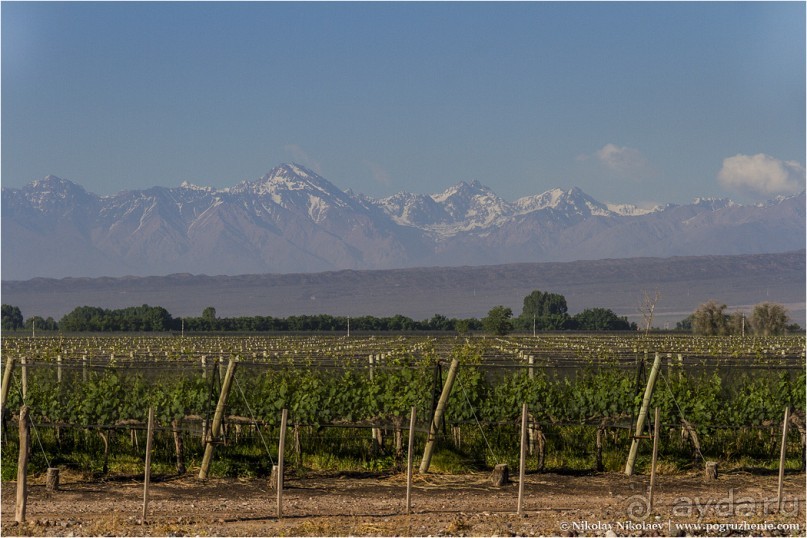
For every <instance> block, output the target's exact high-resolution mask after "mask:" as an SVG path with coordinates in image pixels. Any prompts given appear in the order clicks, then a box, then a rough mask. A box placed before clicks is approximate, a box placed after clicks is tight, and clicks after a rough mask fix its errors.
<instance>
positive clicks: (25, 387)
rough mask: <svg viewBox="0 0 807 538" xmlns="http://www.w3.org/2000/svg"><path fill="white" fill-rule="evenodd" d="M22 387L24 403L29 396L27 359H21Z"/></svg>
mask: <svg viewBox="0 0 807 538" xmlns="http://www.w3.org/2000/svg"><path fill="white" fill-rule="evenodd" d="M20 385H21V387H22V401H23V402H24V401H25V399H26V397H27V396H28V365H27V364H26V360H25V357H20Z"/></svg>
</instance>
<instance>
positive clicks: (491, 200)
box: [431, 181, 513, 231]
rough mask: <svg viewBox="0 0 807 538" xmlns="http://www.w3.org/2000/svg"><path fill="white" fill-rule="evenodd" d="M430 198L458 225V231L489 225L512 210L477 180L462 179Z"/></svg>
mask: <svg viewBox="0 0 807 538" xmlns="http://www.w3.org/2000/svg"><path fill="white" fill-rule="evenodd" d="M431 198H432V200H434V201H435V202H437V203H438V204H440V205H441V206H442V208H443V210H444V211H445V212H446V213H447V214H448V215H449V216H450V217H451V219H452V221H453V223H454V224H457V225H459V226H458V228H457V230H458V231H460V230H461V231H466V230H470V229H473V228H479V227H483V226H490V225H491V224H494V223H495V222H496V221H497V220H499V219H500V218H502V217H507V216H509V215H510V214H512V211H513V208H512V207H511V205H510V204H509V203H508V202H506V201H505V200H504V199H502V198H500V197H499V196H498V195H497V194H496V193H495V192H493V191H492V190H491V189H490V187H487V186H485V185H482V184H481V183H480V182H479V181H472V182H471V183H466V182H465V181H462V182H460V183H457V184H456V185H454V186H452V187H449V188H448V189H446V190H445V191H443V192H442V193H440V194H433V195H431Z"/></svg>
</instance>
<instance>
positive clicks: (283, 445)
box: [277, 409, 289, 519]
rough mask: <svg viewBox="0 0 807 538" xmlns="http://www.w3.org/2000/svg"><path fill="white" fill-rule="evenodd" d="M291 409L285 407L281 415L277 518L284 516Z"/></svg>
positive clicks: (278, 451)
mask: <svg viewBox="0 0 807 538" xmlns="http://www.w3.org/2000/svg"><path fill="white" fill-rule="evenodd" d="M288 417H289V410H288V409H283V412H282V413H281V415H280V441H279V442H278V447H277V518H278V519H280V518H281V517H283V453H284V452H285V450H286V422H287V420H288Z"/></svg>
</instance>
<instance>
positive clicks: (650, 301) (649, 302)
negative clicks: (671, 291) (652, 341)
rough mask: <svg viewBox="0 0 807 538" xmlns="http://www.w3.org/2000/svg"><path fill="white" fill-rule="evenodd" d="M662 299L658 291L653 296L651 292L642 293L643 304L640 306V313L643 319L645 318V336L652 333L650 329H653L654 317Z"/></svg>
mask: <svg viewBox="0 0 807 538" xmlns="http://www.w3.org/2000/svg"><path fill="white" fill-rule="evenodd" d="M660 299H661V292H660V291H659V290H656V291H655V292H653V294H652V295H651V294H650V292H649V291H647V290H644V291H643V292H642V302H641V304H640V305H639V312H641V313H642V317H643V318H644V334H645V336H647V334H648V333H649V332H650V329H651V328H652V327H653V315H654V313H655V311H656V304H657V303H658V302H659V300H660Z"/></svg>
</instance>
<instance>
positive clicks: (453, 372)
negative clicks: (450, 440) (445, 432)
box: [419, 359, 460, 473]
mask: <svg viewBox="0 0 807 538" xmlns="http://www.w3.org/2000/svg"><path fill="white" fill-rule="evenodd" d="M459 365H460V361H459V360H457V359H452V360H451V366H450V367H449V369H448V375H447V376H446V382H445V385H443V392H442V393H441V394H440V400H439V401H438V402H437V408H436V409H435V410H434V417H433V418H432V422H431V426H429V439H428V441H426V448H425V449H424V451H423V460H422V461H421V462H420V470H419V472H420V473H427V472H429V465H431V461H432V453H433V452H434V444H435V442H436V441H437V429H438V428H439V426H440V420H441V419H442V418H443V413H445V410H446V405H447V404H448V397H449V395H450V394H451V387H453V386H454V379H456V377H457V369H458V368H459Z"/></svg>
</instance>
